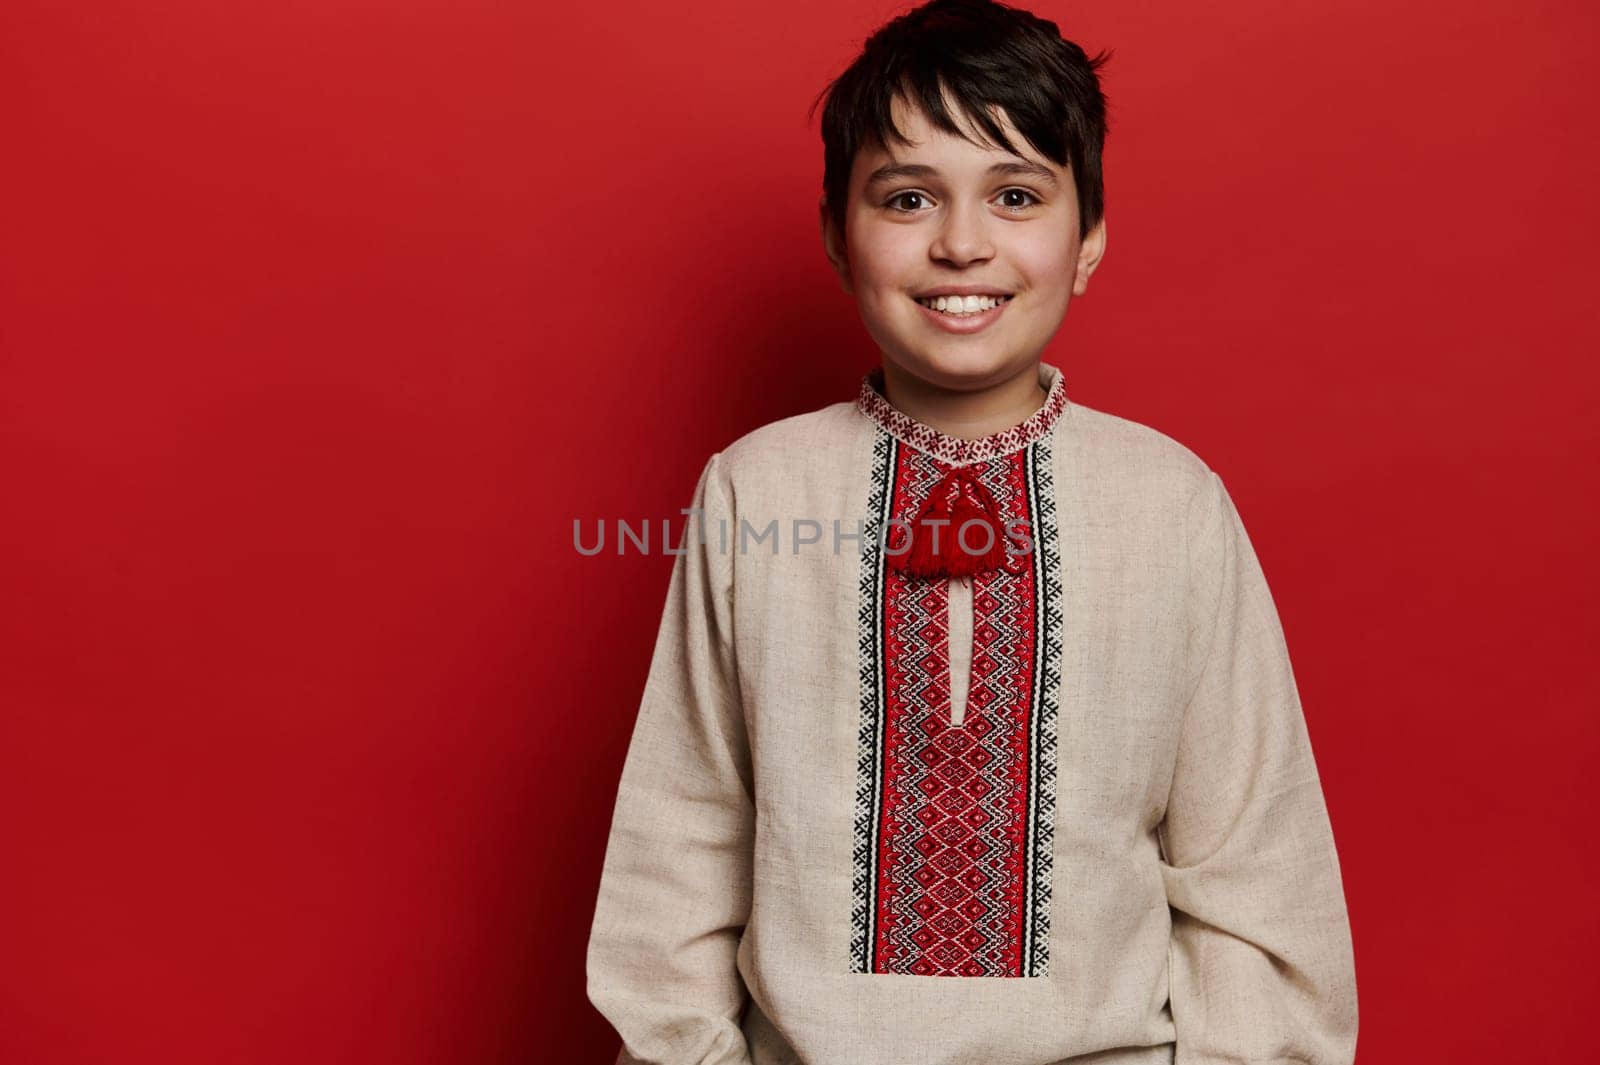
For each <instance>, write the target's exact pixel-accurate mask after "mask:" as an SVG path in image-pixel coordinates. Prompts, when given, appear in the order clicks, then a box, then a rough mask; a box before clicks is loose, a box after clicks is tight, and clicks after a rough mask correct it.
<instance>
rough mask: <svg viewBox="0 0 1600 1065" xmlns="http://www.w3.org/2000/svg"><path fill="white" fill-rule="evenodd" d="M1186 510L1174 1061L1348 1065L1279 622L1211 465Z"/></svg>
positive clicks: (1338, 901)
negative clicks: (1189, 680)
mask: <svg viewBox="0 0 1600 1065" xmlns="http://www.w3.org/2000/svg"><path fill="white" fill-rule="evenodd" d="M1188 520H1189V545H1190V548H1189V549H1190V556H1191V566H1190V572H1191V581H1192V583H1191V586H1190V587H1191V596H1192V599H1191V602H1193V603H1194V604H1195V609H1196V615H1195V616H1196V617H1197V618H1199V619H1201V620H1200V621H1199V622H1198V623H1197V624H1196V627H1195V628H1194V629H1193V630H1192V639H1193V646H1195V647H1196V648H1197V649H1198V653H1199V654H1200V655H1201V656H1202V658H1201V661H1202V662H1203V666H1202V667H1201V670H1200V673H1199V676H1198V678H1197V680H1196V682H1195V688H1194V692H1193V696H1192V698H1191V699H1190V700H1189V703H1188V705H1187V707H1186V708H1185V711H1184V718H1183V722H1182V725H1181V728H1180V733H1179V744H1178V754H1177V759H1176V762H1175V765H1174V770H1173V777H1172V783H1171V791H1170V793H1169V797H1168V802H1167V807H1166V811H1165V815H1164V818H1163V820H1162V822H1161V825H1160V828H1159V832H1158V839H1159V840H1160V842H1161V847H1162V866H1161V874H1162V878H1163V880H1164V882H1165V885H1166V893H1167V900H1168V903H1169V905H1170V907H1171V913H1172V938H1171V942H1170V945H1169V962H1170V970H1169V971H1170V974H1171V980H1170V994H1171V1009H1172V1019H1173V1024H1174V1026H1175V1028H1176V1031H1177V1052H1176V1057H1175V1065H1224V1063H1227V1065H1268V1063H1270V1065H1287V1063H1290V1062H1293V1063H1298V1065H1350V1063H1351V1062H1352V1061H1353V1060H1354V1058H1355V1043H1356V984H1355V961H1354V954H1353V951H1352V946H1351V939H1350V925H1349V920H1348V915H1347V913H1346V909H1345V898H1344V889H1343V884H1342V881H1341V876H1340V870H1339V859H1338V854H1337V852H1336V851H1335V849H1334V840H1333V832H1332V828H1331V826H1330V824H1329V820H1328V812H1327V808H1326V804H1325V800H1324V797H1323V793H1322V786H1321V782H1320V779H1319V777H1318V773H1317V766H1316V762H1315V761H1314V759H1313V758H1312V752H1311V743H1310V738H1309V736H1308V734H1307V730H1306V722H1305V718H1304V715H1303V713H1302V711H1301V706H1300V697H1299V693H1298V691H1297V689H1296V686H1295V681H1294V675H1293V672H1292V670H1291V668H1290V662H1289V654H1288V649H1287V647H1286V645H1285V642H1284V636H1283V630H1282V627H1281V624H1280V622H1279V619H1278V614H1277V610H1276V608H1275V606H1274V605H1273V601H1272V596H1271V593H1270V592H1269V591H1268V588H1267V582H1266V578H1265V576H1264V575H1263V574H1262V571H1261V566H1260V564H1259V562H1258V560H1257V558H1256V555H1255V552H1254V550H1253V549H1252V547H1251V544H1250V539H1249V537H1248V536H1247V535H1246V533H1245V529H1244V525H1243V523H1242V522H1241V521H1240V519H1239V514H1238V512H1237V511H1236V510H1235V508H1234V505H1233V501H1232V499H1231V498H1230V497H1229V495H1228V492H1227V489H1226V488H1225V487H1224V486H1223V484H1222V480H1221V478H1220V477H1218V476H1217V474H1216V473H1215V472H1210V473H1208V476H1207V479H1206V483H1205V484H1203V485H1202V486H1201V487H1200V489H1199V490H1198V491H1197V493H1196V496H1195V497H1194V499H1193V500H1192V501H1191V504H1190V508H1189V519H1188Z"/></svg>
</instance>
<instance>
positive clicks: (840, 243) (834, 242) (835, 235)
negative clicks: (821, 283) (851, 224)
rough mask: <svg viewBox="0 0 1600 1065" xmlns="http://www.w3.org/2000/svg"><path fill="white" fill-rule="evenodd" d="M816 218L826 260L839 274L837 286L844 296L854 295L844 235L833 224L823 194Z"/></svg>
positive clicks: (826, 198) (826, 199)
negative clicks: (819, 226) (820, 230)
mask: <svg viewBox="0 0 1600 1065" xmlns="http://www.w3.org/2000/svg"><path fill="white" fill-rule="evenodd" d="M817 218H818V221H819V222H820V223H821V226H822V251H823V253H824V254H825V255H827V257H828V262H830V263H832V264H833V269H834V272H835V273H837V274H838V275H839V287H840V288H842V289H844V294H845V295H846V296H853V295H855V290H854V289H853V288H852V287H851V280H850V257H849V254H848V253H847V252H846V251H845V248H844V236H843V234H841V233H840V232H839V230H838V228H837V227H836V226H835V225H834V224H833V212H832V211H830V210H828V197H827V196H826V195H824V196H823V197H822V199H821V200H819V201H818V202H817Z"/></svg>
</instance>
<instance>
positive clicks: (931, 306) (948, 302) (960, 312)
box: [912, 296, 1011, 318]
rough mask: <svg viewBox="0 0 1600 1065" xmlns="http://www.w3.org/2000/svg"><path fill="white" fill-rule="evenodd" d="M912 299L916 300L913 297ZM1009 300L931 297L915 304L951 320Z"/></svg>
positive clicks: (994, 297)
mask: <svg viewBox="0 0 1600 1065" xmlns="http://www.w3.org/2000/svg"><path fill="white" fill-rule="evenodd" d="M912 298H913V299H917V298H916V297H915V296H913V297H912ZM1009 299H1011V297H1010V296H932V297H929V298H926V299H917V302H918V303H920V304H922V305H923V306H924V307H926V308H928V310H930V311H937V312H939V313H940V314H943V315H947V316H949V317H951V318H966V317H968V316H969V315H976V314H982V313H983V312H984V311H987V310H990V309H991V308H994V307H998V306H999V305H1000V304H1002V303H1005V302H1006V301H1007V300H1009Z"/></svg>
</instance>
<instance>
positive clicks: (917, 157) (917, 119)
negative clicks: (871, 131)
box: [852, 95, 1061, 182]
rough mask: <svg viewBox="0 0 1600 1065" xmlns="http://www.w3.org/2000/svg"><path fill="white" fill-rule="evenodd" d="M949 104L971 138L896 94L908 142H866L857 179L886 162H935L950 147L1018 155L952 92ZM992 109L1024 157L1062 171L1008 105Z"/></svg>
mask: <svg viewBox="0 0 1600 1065" xmlns="http://www.w3.org/2000/svg"><path fill="white" fill-rule="evenodd" d="M945 108H946V112H947V113H948V114H949V115H950V116H951V117H952V118H953V119H954V121H955V123H956V125H957V126H958V127H960V128H961V129H962V130H964V131H965V132H966V136H967V137H968V138H971V139H970V140H968V139H964V138H962V137H961V136H959V135H957V134H953V133H949V132H946V131H945V130H942V129H939V128H938V127H937V126H935V125H934V124H933V122H932V120H931V119H930V118H929V117H928V115H927V112H925V111H924V110H923V109H922V107H921V106H920V105H918V104H915V103H912V102H910V101H908V100H907V99H906V98H905V97H904V95H896V96H895V97H894V98H893V99H892V101H891V102H890V109H891V113H892V115H893V117H894V125H895V128H896V129H898V130H899V131H900V133H901V134H902V135H903V136H904V137H905V138H906V143H901V142H897V141H891V143H889V144H887V145H885V144H880V143H878V142H876V141H869V142H868V143H866V144H863V145H862V146H861V148H860V150H859V151H858V152H857V153H856V160H855V166H854V167H852V169H853V170H854V172H855V175H856V177H857V179H858V180H860V181H863V182H864V181H866V180H867V178H868V177H869V176H870V175H871V174H872V173H873V171H875V170H877V169H879V168H880V167H883V166H885V165H901V164H906V163H916V162H921V163H933V162H934V158H933V157H934V156H935V155H942V154H947V153H948V152H950V151H954V152H958V153H963V154H965V153H972V154H973V155H974V157H975V158H977V157H981V158H982V160H983V161H984V162H988V161H989V160H991V159H994V160H1006V159H1015V158H1017V156H1016V155H1014V154H1013V153H1012V152H1009V151H1007V150H1006V149H1005V148H1004V147H1002V146H1001V145H999V144H995V143H993V142H991V141H990V139H989V137H988V136H987V135H986V134H985V133H984V132H983V130H982V129H981V128H979V126H978V125H977V123H976V122H975V121H973V119H972V116H971V114H970V113H968V112H967V111H965V110H964V109H963V108H962V107H961V105H960V104H958V103H957V102H956V101H955V100H953V99H952V98H950V97H949V96H948V95H947V96H946V97H945ZM988 110H989V114H990V116H991V117H992V118H993V119H994V122H995V124H996V125H998V126H999V127H1000V128H1001V129H1002V130H1004V131H1005V135H1006V137H1007V138H1008V139H1009V140H1010V141H1011V144H1012V146H1013V147H1014V148H1015V149H1016V150H1017V151H1018V152H1020V153H1021V158H1023V159H1026V160H1027V161H1028V162H1030V163H1036V164H1038V165H1040V166H1043V167H1046V168H1048V169H1049V170H1050V171H1052V172H1061V168H1060V167H1059V166H1057V165H1056V164H1055V163H1053V162H1052V161H1051V160H1049V159H1046V158H1044V157H1043V156H1041V155H1039V154H1038V153H1037V152H1035V151H1034V150H1033V147H1032V145H1030V144H1029V143H1028V140H1027V138H1026V137H1024V136H1023V135H1022V133H1021V132H1020V131H1019V130H1018V129H1017V127H1016V126H1015V125H1014V124H1012V122H1011V119H1010V116H1008V115H1007V114H1006V112H1005V109H1004V108H1001V107H998V106H991V107H990V108H989V109H988Z"/></svg>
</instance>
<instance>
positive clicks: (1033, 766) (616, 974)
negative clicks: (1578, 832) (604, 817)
mask: <svg viewBox="0 0 1600 1065" xmlns="http://www.w3.org/2000/svg"><path fill="white" fill-rule="evenodd" d="M1040 382H1041V384H1042V385H1044V386H1045V388H1046V389H1047V398H1046V400H1045V403H1044V405H1043V406H1041V407H1040V409H1039V410H1038V411H1037V412H1036V413H1035V414H1034V415H1033V416H1032V417H1030V418H1029V419H1027V420H1026V421H1025V422H1023V423H1021V424H1020V425H1017V426H1014V427H1013V428H1011V429H1008V430H1006V431H1005V432H1002V433H996V434H994V435H993V436H990V437H986V438H984V439H982V440H976V441H973V440H960V439H957V438H954V437H950V436H947V435H946V434H944V433H941V432H939V431H938V430H936V429H933V428H932V427H930V426H927V425H923V424H920V423H918V422H916V421H914V420H913V419H911V418H909V417H907V416H906V415H905V414H904V413H903V412H900V411H898V410H896V409H895V408H894V407H893V406H892V405H890V404H889V403H888V401H887V399H885V398H884V396H883V394H882V377H881V371H874V372H873V374H869V375H868V376H867V377H866V378H865V379H864V380H863V382H862V387H861V391H860V393H859V394H858V396H857V397H856V400H855V401H854V402H841V403H835V404H832V405H830V406H826V407H823V408H821V409H818V410H814V411H811V412H808V413H805V414H800V415H797V416H795V417H791V418H786V419H783V420H781V421H777V422H774V423H771V424H769V425H765V426H763V427H761V428H759V429H756V430H754V431H753V432H751V433H749V434H747V435H745V436H743V437H741V438H739V439H738V440H736V441H734V442H733V443H731V444H729V445H728V446H727V447H726V448H724V449H723V450H722V451H720V452H718V453H716V454H714V455H712V456H711V458H710V460H709V461H708V462H707V463H706V465H705V468H704V470H703V471H702V472H701V475H700V478H699V482H698V483H697V484H696V486H695V489H694V493H693V499H692V504H691V506H692V507H693V508H695V510H696V511H697V513H694V514H691V515H690V517H689V518H688V520H687V521H686V523H685V529H684V537H683V539H682V540H680V541H679V544H678V545H677V546H678V547H679V548H681V550H682V551H683V553H682V554H679V555H678V556H677V557H676V558H675V560H674V562H673V569H672V576H671V580H670V583H669V585H668V589H667V597H666V607H665V610H664V612H663V614H662V618H661V625H660V629H659V634H658V637H657V640H656V644H655V649H654V654H653V658H652V660H651V665H650V670H649V675H648V679H647V681H646V684H645V689H644V694H643V698H642V701H641V704H640V707H639V713H638V717H637V721H636V723H635V726H634V730H633V735H632V740H631V744H630V746H629V748H628V753H627V757H626V760H625V762H624V764H623V768H622V776H621V781H620V784H619V787H618V790H617V797H616V806H615V810H614V813H613V817H612V822H611V828H610V837H609V840H608V843H607V847H606V852H605V861H604V866H603V869H602V873H601V879H600V887H599V897H598V900H597V905H596V909H595V915H594V923H593V927H592V929H591V933H590V939H589V946H588V995H589V999H590V1001H591V1002H593V1004H594V1005H595V1007H596V1008H597V1009H598V1010H599V1011H600V1012H601V1014H603V1015H604V1016H605V1017H606V1019H607V1020H608V1021H609V1022H610V1023H611V1024H612V1025H613V1026H614V1027H615V1028H616V1030H617V1032H618V1033H619V1034H620V1036H621V1038H622V1041H623V1046H622V1050H621V1052H620V1054H619V1056H618V1058H617V1061H618V1062H619V1065H637V1063H651V1065H736V1063H751V1065H795V1063H805V1065H1065V1063H1073V1065H1091V1063H1093V1065H1154V1063H1157V1062H1161V1063H1166V1065H1173V1063H1175V1065H1223V1063H1228V1065H1241V1063H1249V1065H1268V1063H1271V1065H1284V1063H1289V1062H1295V1063H1302V1065H1348V1063H1349V1062H1351V1061H1352V1060H1353V1058H1354V1052H1355V1042H1356V1027H1357V1010H1356V986H1355V970H1354V958H1353V953H1352V946H1351V939H1350V928H1349V923H1348V919H1347V916H1346V908H1345V900H1344V893H1343V887H1342V882H1341V876H1340V869H1339V861H1338V856H1337V853H1336V851H1335V848H1334V840H1333V834H1332V830H1331V827H1330V824H1329V819H1328V815H1327V810H1326V806H1325V802H1324V798H1323V793H1322V788H1321V783H1320V780H1319V777H1318V772H1317V766H1316V763H1315V761H1314V759H1313V757H1312V751H1311V746H1310V740H1309V736H1308V733H1307V728H1306V723H1305V718H1304V716H1303V714H1302V710H1301V705H1300V699H1299V694H1298V692H1297V690H1296V687H1295V681H1294V676H1293V672H1292V670H1291V667H1290V662H1289V656H1288V651H1287V648H1286V646H1285V643H1284V638H1283V632H1282V628H1281V626H1280V623H1279V620H1278V616H1277V611H1276V608H1275V606H1274V604H1273V600H1272V597H1271V594H1270V593H1269V591H1268V588H1267V583H1266V579H1265V577H1264V576H1263V574H1262V571H1261V567H1260V565H1259V563H1258V561H1257V558H1256V555H1255V553H1254V551H1253V550H1252V547H1251V544H1250V540H1249V538H1248V536H1247V535H1246V533H1245V529H1244V525H1243V524H1242V523H1241V521H1240V518H1239V514H1238V512H1237V511H1236V510H1235V508H1234V506H1233V503H1232V500H1231V499H1230V498H1229V495H1228V492H1227V490H1226V489H1225V488H1224V486H1223V483H1222V481H1221V479H1220V478H1219V477H1218V475H1217V474H1216V473H1215V472H1214V471H1213V470H1211V469H1210V468H1209V467H1208V466H1207V465H1206V464H1205V463H1204V462H1202V461H1201V460H1200V459H1199V458H1198V457H1197V456H1196V455H1195V454H1194V453H1193V452H1191V451H1190V450H1188V449H1187V448H1186V447H1184V446H1183V445H1181V444H1179V443H1177V442H1176V441H1174V440H1172V439H1171V438H1169V437H1167V436H1165V435H1163V434H1161V433H1160V432H1157V431H1156V430H1154V429H1151V428H1149V427H1147V426H1144V425H1141V424H1139V423H1136V422H1133V421H1130V420H1127V419H1124V418H1120V417H1117V416H1114V415H1111V414H1107V413H1104V412H1101V411H1098V410H1094V409H1092V408H1089V407H1085V406H1083V405H1081V404H1077V403H1073V402H1071V401H1070V400H1068V399H1067V397H1066V393H1065V387H1064V384H1063V380H1062V375H1061V372H1060V370H1059V369H1058V368H1056V367H1055V366H1052V365H1050V364H1048V363H1042V364H1040ZM968 466H970V467H971V468H972V470H974V471H976V472H977V474H978V479H979V481H980V482H981V484H982V485H983V486H984V488H985V489H987V490H988V491H989V492H990V493H991V495H992V497H993V499H994V500H995V501H996V503H997V505H998V506H999V508H1000V509H1001V510H1002V511H1003V512H1004V514H1005V516H1006V517H1007V519H1008V528H1012V527H1013V526H1012V525H1011V524H1010V523H1011V522H1016V523H1017V524H1016V525H1015V526H1014V528H1016V529H1020V530H1025V536H1023V537H1021V538H1018V539H1016V540H1014V541H1010V542H1009V543H1008V551H1007V563H1006V565H1005V566H1003V567H1000V568H998V569H995V570H993V571H991V572H988V573H981V574H978V575H976V576H973V577H969V578H965V579H959V578H946V577H908V576H906V575H904V574H902V573H900V572H898V571H897V570H896V569H895V568H894V566H893V565H891V564H890V555H891V553H892V548H891V547H890V546H889V545H891V544H893V543H894V542H895V541H894V539H893V537H892V536H891V533H892V530H893V529H894V528H895V527H896V526H897V525H902V524H904V523H908V522H913V521H915V520H916V518H917V515H918V514H919V513H926V511H925V510H924V509H923V508H924V507H925V506H926V505H927V502H928V497H929V496H930V494H931V493H933V491H934V486H935V485H936V484H937V483H938V482H939V479H940V478H941V476H943V475H946V474H948V473H949V472H950V471H951V470H952V469H955V468H956V467H968ZM946 533H947V534H949V531H948V530H946ZM858 534H859V535H858ZM918 535H920V533H919V534H918ZM1008 535H1009V534H1008ZM963 546H964V547H966V548H967V549H976V550H981V548H982V546H983V545H981V544H980V545H970V544H967V543H965V542H964V544H963ZM1013 548H1015V549H1017V550H1015V551H1013V550H1012V549H1013ZM1022 548H1026V550H1022Z"/></svg>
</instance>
